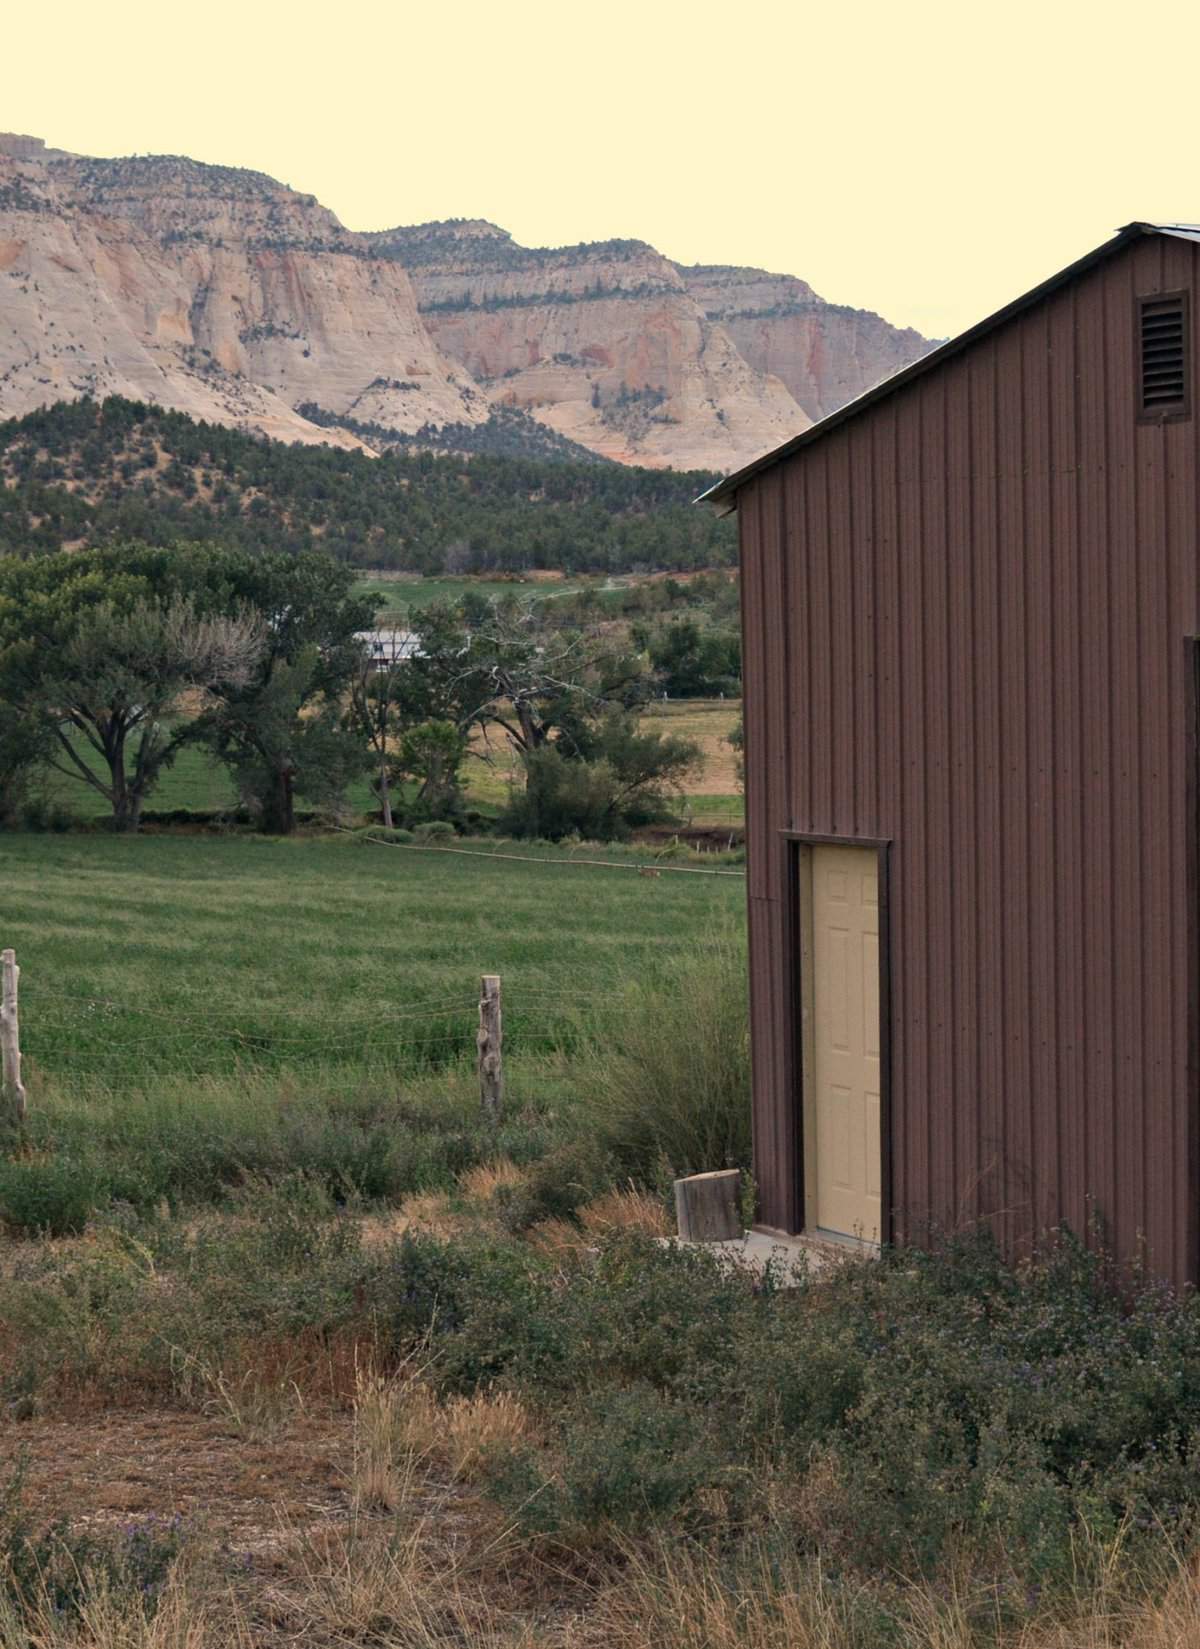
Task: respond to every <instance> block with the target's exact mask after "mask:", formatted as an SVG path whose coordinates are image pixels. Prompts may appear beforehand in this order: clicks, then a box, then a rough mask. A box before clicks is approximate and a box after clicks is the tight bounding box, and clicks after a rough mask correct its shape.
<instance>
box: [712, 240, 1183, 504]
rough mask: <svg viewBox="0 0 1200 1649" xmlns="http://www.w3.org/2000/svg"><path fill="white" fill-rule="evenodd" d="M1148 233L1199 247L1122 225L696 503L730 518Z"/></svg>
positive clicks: (715, 486) (737, 472) (727, 480)
mask: <svg viewBox="0 0 1200 1649" xmlns="http://www.w3.org/2000/svg"><path fill="white" fill-rule="evenodd" d="M1146 235H1172V236H1174V237H1176V238H1177V239H1179V240H1189V241H1193V242H1196V243H1200V225H1198V224H1194V223H1148V222H1141V221H1135V222H1133V223H1127V224H1124V225H1123V226H1122V227H1121V228H1120V229H1118V230H1117V232H1116V234H1115V235H1113V236H1112V237H1111V239H1109V240H1106V241H1104V242H1103V243H1102V244H1101V245H1100V246H1097V247H1094V248H1093V249H1092V250H1091V251H1090V252H1086V253H1085V254H1084V255H1083V257H1081V258H1077V259H1076V260H1075V262H1074V263H1070V264H1068V265H1067V266H1066V268H1065V269H1060V270H1059V271H1058V272H1057V273H1056V274H1054V275H1051V276H1049V277H1048V278H1047V279H1046V280H1044V281H1041V282H1040V283H1039V284H1038V285H1037V286H1034V287H1031V288H1030V290H1029V291H1028V292H1023V293H1022V294H1021V295H1020V297H1017V298H1013V299H1012V300H1011V301H1010V302H1008V303H1006V304H1005V305H1004V306H1003V308H1001V309H997V310H996V311H995V312H994V313H993V314H991V315H988V316H985V318H984V319H983V320H982V321H977V322H976V323H975V325H974V326H970V327H968V328H967V330H966V331H965V332H960V333H958V334H957V336H956V337H953V338H949V339H947V341H946V342H945V343H944V344H939V345H938V346H937V348H936V349H931V350H930V352H929V354H928V355H922V356H921V357H920V359H919V360H916V361H912V362H910V364H909V365H908V366H905V367H901V368H900V370H899V371H898V372H893V373H892V374H891V376H890V377H887V378H884V379H882V380H881V381H880V382H879V383H877V384H874V385H873V386H872V387H871V388H870V389H868V390H864V391H863V393H862V394H861V395H859V396H856V397H855V399H854V400H853V401H847V402H846V404H845V406H842V407H839V408H838V409H837V411H836V412H831V413H829V414H828V416H827V417H825V418H822V419H821V420H820V422H819V423H815V424H813V425H811V426H810V427H809V428H808V429H806V430H804V431H802V433H801V434H799V435H794V436H792V437H791V439H790V440H788V441H784V442H783V444H782V445H781V446H778V447H773V448H772V449H771V451H770V452H766V453H764V454H763V456H762V457H761V458H755V459H754V460H753V461H752V462H751V463H749V464H746V465H744V466H743V467H742V468H741V469H740V470H735V471H734V473H733V474H732V475H727V476H726V477H725V478H724V480H721V481H718V482H716V483H715V484H714V485H713V486H711V487H709V488H708V490H707V491H706V492H702V493H701V494H700V496H699V497H698V498H697V499H696V502H697V503H698V504H708V505H711V506H712V507H713V508H714V509H716V510H717V512H718V514H720V515H729V514H731V513H732V512H733V511H734V510H735V509H736V508H737V494H738V490H739V489H740V488H741V487H743V486H745V484H746V483H747V482H748V481H752V480H753V479H754V477H755V476H757V475H760V474H761V473H762V472H763V471H764V470H768V469H773V468H774V466H775V465H776V464H778V463H781V462H782V461H783V460H784V459H785V458H790V457H791V455H792V453H794V452H798V451H800V449H801V448H802V447H807V446H811V445H812V443H813V442H814V441H819V440H820V439H821V437H822V436H823V435H827V434H829V432H830V431H831V430H834V429H836V428H837V427H838V426H839V425H841V424H844V423H847V422H848V421H849V420H850V419H851V418H855V417H857V416H858V414H859V413H860V412H865V411H866V409H867V408H868V407H869V406H873V405H874V404H875V402H876V401H882V400H884V399H885V398H886V397H887V396H888V395H892V394H894V393H895V391H896V390H898V389H902V388H903V387H904V385H905V384H908V383H911V382H912V380H913V379H914V378H919V377H921V375H922V374H923V373H926V372H932V371H933V369H934V368H935V367H937V366H940V365H941V363H942V362H943V361H947V360H949V359H950V358H951V357H952V356H954V355H958V354H960V353H961V352H962V351H963V350H964V349H968V348H969V347H970V346H971V345H972V344H973V343H975V342H977V341H978V339H980V338H983V337H986V336H987V334H988V333H989V332H992V331H994V330H995V328H996V327H998V326H1001V325H1003V323H1004V322H1005V321H1007V320H1009V319H1011V317H1012V316H1014V315H1019V314H1020V313H1021V311H1022V310H1024V309H1029V308H1031V307H1032V306H1033V305H1034V304H1035V303H1038V302H1039V301H1040V300H1041V299H1042V298H1044V297H1047V296H1048V295H1049V294H1050V293H1051V292H1053V291H1055V290H1056V289H1057V288H1058V287H1060V286H1065V285H1066V284H1067V282H1068V281H1072V280H1074V279H1075V278H1076V277H1077V276H1079V275H1082V274H1084V273H1085V272H1086V271H1087V270H1089V269H1091V268H1092V267H1093V265H1095V264H1098V263H1102V262H1103V261H1104V259H1106V258H1109V257H1111V256H1112V255H1113V253H1114V252H1119V251H1120V250H1121V248H1122V247H1124V246H1128V245H1129V244H1130V242H1132V241H1135V240H1140V239H1141V238H1142V237H1143V236H1146Z"/></svg>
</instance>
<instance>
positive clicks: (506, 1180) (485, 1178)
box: [458, 1157, 525, 1202]
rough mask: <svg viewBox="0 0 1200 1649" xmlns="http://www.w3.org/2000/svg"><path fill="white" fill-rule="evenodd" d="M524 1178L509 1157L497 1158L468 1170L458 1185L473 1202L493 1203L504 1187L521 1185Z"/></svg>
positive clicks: (461, 1176) (460, 1177) (460, 1178)
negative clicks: (498, 1192)
mask: <svg viewBox="0 0 1200 1649" xmlns="http://www.w3.org/2000/svg"><path fill="white" fill-rule="evenodd" d="M524 1178H525V1176H524V1174H523V1173H522V1172H521V1170H520V1169H519V1168H518V1167H517V1165H516V1163H515V1162H511V1161H510V1160H509V1159H508V1157H495V1158H493V1160H492V1161H491V1162H481V1163H479V1164H478V1165H477V1166H476V1167H474V1168H468V1169H467V1171H466V1173H465V1174H462V1175H460V1176H459V1181H458V1183H459V1187H460V1188H461V1190H462V1193H463V1195H464V1196H465V1197H467V1198H469V1200H470V1201H471V1202H491V1200H492V1199H493V1197H494V1196H495V1195H496V1192H497V1191H499V1190H500V1188H501V1187H502V1186H503V1187H511V1186H517V1185H520V1184H521V1183H522V1181H523V1180H524Z"/></svg>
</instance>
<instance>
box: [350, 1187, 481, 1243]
mask: <svg viewBox="0 0 1200 1649" xmlns="http://www.w3.org/2000/svg"><path fill="white" fill-rule="evenodd" d="M470 1223H471V1221H470V1220H469V1219H468V1218H467V1216H466V1215H465V1214H463V1213H461V1212H460V1211H459V1210H457V1209H456V1208H455V1207H454V1206H453V1204H452V1202H451V1199H450V1198H449V1197H448V1196H446V1195H445V1193H444V1192H441V1191H431V1192H424V1193H422V1194H420V1195H418V1196H415V1197H407V1198H406V1199H405V1200H404V1202H402V1203H401V1205H400V1207H399V1208H396V1209H393V1210H391V1211H390V1212H388V1213H386V1214H374V1215H370V1216H368V1218H366V1219H364V1220H363V1222H362V1241H363V1244H364V1246H365V1247H367V1248H383V1247H386V1245H387V1244H388V1243H391V1242H395V1240H396V1239H397V1238H398V1237H403V1236H404V1235H405V1234H406V1233H409V1232H411V1233H412V1235H414V1236H422V1237H456V1236H460V1235H461V1234H462V1232H463V1231H465V1230H466V1228H467V1226H468V1225H470Z"/></svg>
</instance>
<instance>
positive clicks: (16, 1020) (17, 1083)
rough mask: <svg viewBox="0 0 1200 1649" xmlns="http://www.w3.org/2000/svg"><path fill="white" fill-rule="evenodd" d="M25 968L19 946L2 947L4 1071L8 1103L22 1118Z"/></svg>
mask: <svg viewBox="0 0 1200 1649" xmlns="http://www.w3.org/2000/svg"><path fill="white" fill-rule="evenodd" d="M20 977H21V970H20V968H19V967H18V966H17V953H16V951H15V950H6V951H0V1073H2V1079H3V1090H4V1100H5V1103H6V1104H7V1105H9V1106H11V1108H12V1114H13V1116H14V1117H15V1118H16V1120H17V1121H18V1122H24V1120H25V1089H24V1088H23V1087H22V1085H21V1021H20V1016H19V1015H18V1012H17V981H18V980H19V979H20Z"/></svg>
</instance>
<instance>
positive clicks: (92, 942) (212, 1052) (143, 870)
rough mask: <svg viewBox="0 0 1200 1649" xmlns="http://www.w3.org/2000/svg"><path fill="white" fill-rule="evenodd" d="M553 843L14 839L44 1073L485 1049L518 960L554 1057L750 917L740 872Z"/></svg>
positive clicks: (516, 1043)
mask: <svg viewBox="0 0 1200 1649" xmlns="http://www.w3.org/2000/svg"><path fill="white" fill-rule="evenodd" d="M510 851H514V852H528V851H529V850H528V849H512V848H510ZM542 851H543V852H544V853H545V858H544V859H542V860H539V862H537V863H532V864H529V863H522V862H511V861H507V860H501V859H489V858H486V857H479V858H476V857H470V856H467V855H463V854H452V853H439V852H422V851H414V850H410V849H406V848H403V847H398V846H397V847H392V846H371V845H366V844H364V843H362V842H361V840H359V839H356V838H352V837H334V838H328V837H325V838H306V839H298V840H294V841H277V840H258V839H255V838H251V837H246V836H230V837H228V838H215V839H214V838H208V837H203V836H166V835H162V836H145V837H140V838H135V839H131V840H125V839H121V838H117V837H109V836H105V835H88V836H84V837H81V836H70V835H67V836H53V835H40V836H37V835H35V836H10V837H4V838H0V881H2V885H3V887H4V900H3V909H2V915H0V930H2V931H0V941H2V943H3V944H4V945H5V946H9V945H11V946H13V947H14V948H15V949H16V951H17V954H18V958H19V961H20V964H21V968H22V976H21V1001H22V1043H23V1046H24V1049H25V1052H26V1056H27V1065H26V1070H27V1074H28V1077H29V1081H30V1083H31V1085H32V1087H33V1089H34V1090H36V1088H37V1085H38V1082H39V1080H40V1079H42V1078H43V1077H46V1078H50V1077H56V1078H76V1077H83V1076H89V1077H97V1078H102V1079H105V1080H107V1081H111V1082H113V1083H115V1084H118V1085H120V1084H125V1083H131V1084H136V1083H141V1082H144V1081H145V1080H146V1079H147V1077H149V1076H153V1075H159V1074H161V1075H170V1074H179V1075H190V1074H214V1073H223V1072H235V1071H239V1070H252V1071H264V1070H265V1071H283V1070H301V1069H311V1068H312V1067H314V1066H338V1067H342V1068H345V1069H377V1068H382V1069H388V1068H391V1067H395V1068H398V1069H414V1068H424V1069H429V1068H438V1067H442V1066H445V1065H448V1064H452V1063H453V1062H455V1061H457V1060H462V1059H468V1060H469V1059H470V1058H471V1057H472V1056H473V1048H474V1042H473V1038H474V1031H475V1024H476V1014H475V1003H476V1002H477V999H478V986H479V976H480V974H482V973H485V972H486V973H499V974H501V976H502V977H503V981H504V996H505V1030H506V1040H507V1046H508V1049H509V1052H510V1054H511V1056H512V1057H513V1059H514V1060H519V1059H520V1057H521V1056H522V1054H530V1055H533V1054H537V1055H549V1054H551V1053H553V1052H554V1051H555V1050H556V1049H561V1048H562V1047H563V1046H565V1045H569V1044H570V1043H571V1040H572V1038H574V1037H575V1036H576V1035H577V1034H578V1030H579V1026H580V1024H581V1022H583V1021H584V1020H587V1021H589V1022H591V1021H594V1020H597V1019H602V1018H603V1017H604V1015H605V1013H606V1011H607V1010H608V1008H609V1006H610V1005H612V1004H613V1003H615V1000H616V998H617V997H618V996H619V995H620V993H621V992H622V991H623V990H624V989H625V988H627V987H628V986H629V985H630V983H631V982H633V983H634V984H636V982H637V981H638V979H639V978H645V977H647V976H648V975H650V974H651V973H652V972H653V971H654V970H655V968H656V967H657V966H658V965H659V964H661V963H663V962H664V961H667V960H669V959H670V958H672V957H675V956H678V955H679V954H681V953H683V952H686V951H690V950H692V949H693V948H694V947H695V946H696V945H697V944H698V943H700V942H701V941H702V939H703V936H704V934H705V933H706V931H707V930H708V929H709V928H710V927H711V925H712V924H713V923H714V922H718V923H730V922H732V923H735V924H736V923H738V922H739V921H740V917H741V911H742V904H743V899H744V883H743V881H742V880H741V878H740V877H738V876H736V875H735V876H707V875H695V874H678V873H668V872H664V873H663V874H662V875H660V876H657V877H654V878H646V877H642V876H639V875H638V874H636V871H635V870H634V869H633V868H632V867H631V868H629V869H620V870H603V869H597V868H591V867H583V866H579V865H572V864H571V863H570V862H569V856H568V855H567V854H565V853H561V852H557V851H555V850H550V849H547V850H542ZM615 856H616V857H618V858H619V857H620V853H619V850H616V851H615ZM603 857H606V858H607V857H614V852H613V851H610V850H605V852H604V854H603Z"/></svg>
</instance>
